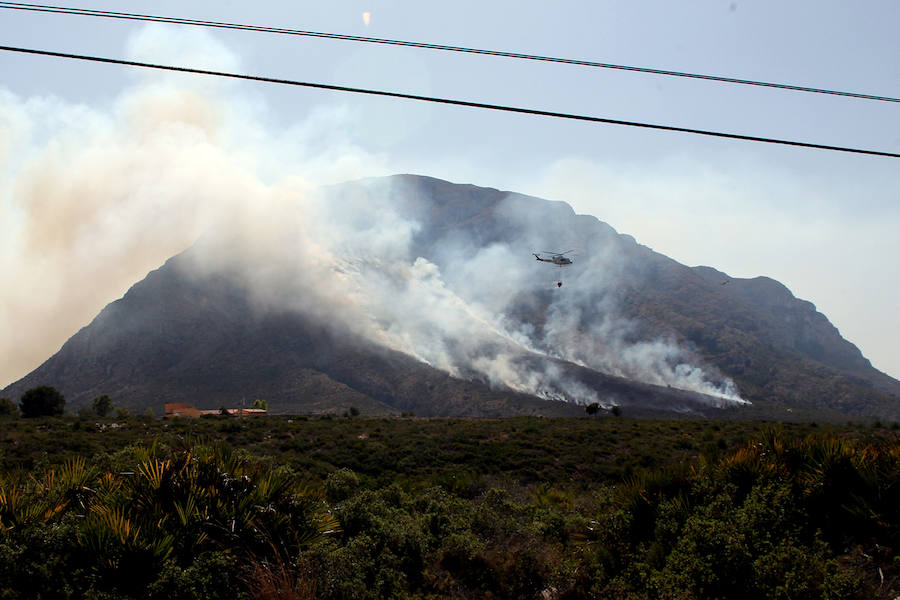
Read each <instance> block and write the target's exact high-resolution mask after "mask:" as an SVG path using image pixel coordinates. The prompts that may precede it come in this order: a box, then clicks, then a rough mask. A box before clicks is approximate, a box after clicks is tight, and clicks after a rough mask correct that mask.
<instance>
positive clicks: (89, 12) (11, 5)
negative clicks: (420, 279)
mask: <svg viewBox="0 0 900 600" xmlns="http://www.w3.org/2000/svg"><path fill="white" fill-rule="evenodd" d="M0 8H6V9H10V10H21V11H32V12H43V13H54V14H67V15H79V16H89V17H103V18H109V19H124V20H131V21H147V22H154V23H170V24H176V25H192V26H199V27H213V28H218V29H236V30H241V31H255V32H262V33H277V34H283V35H296V36H305V37H316V38H325V39H332V40H344V41H350V42H363V43H369V44H387V45H392V46H407V47H412V48H426V49H429V50H442V51H447V52H464V53H469V54H481V55H486V56H499V57H503V58H516V59H523V60H533V61H543V62H551V63H562V64H568V65H576V66H581V67H597V68H601V69H617V70H620V71H632V72H637V73H649V74H652V75H665V76H669V77H686V78H690V79H702V80H707V81H717V82H720V83H733V84H740V85H752V86H759V87H768V88H777V89H782V90H790V91H794V92H808V93H814V94H829V95H833V96H845V97H848V98H856V99H862V100H877V101H881V102H900V98H893V97H890V96H878V95H874V94H863V93H858V92H847V91H841V90H829V89H822V88H814V87H806V86H800V85H791V84H786V83H772V82H768V81H755V80H752V79H739V78H735V77H722V76H718V75H704V74H702V73H687V72H682V71H671V70H666V69H655V68H650V67H636V66H630V65H619V64H612V63H603V62H595V61H589V60H578V59H571V58H558V57H552V56H539V55H534V54H523V53H519V52H504V51H500V50H485V49H481V48H467V47H464V46H448V45H443V44H431V43H426V42H412V41H405V40H393V39H385V38H375V37H365V36H358V35H346V34H340V33H325V32H320V31H304V30H301V29H286V28H282V27H266V26H260V25H246V24H241V23H225V22H220V21H205V20H201V19H185V18H180V17H163V16H157V15H145V14H138V13H123V12H115V11H108V10H93V9H86V8H73V7H65V6H51V5H44V4H28V3H24V2H0Z"/></svg>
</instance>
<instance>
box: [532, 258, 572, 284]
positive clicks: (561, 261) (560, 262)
mask: <svg viewBox="0 0 900 600" xmlns="http://www.w3.org/2000/svg"><path fill="white" fill-rule="evenodd" d="M570 252H574V250H566V251H565V252H550V251H548V250H542V251H541V252H540V253H537V252H532V254H533V255H534V257H535V258H536V259H537V260H539V261H541V262H546V263H551V264H554V265H556V266H557V267H565V266H568V265H571V264H572V263H573V262H574V261H573V260H572V259H571V258H569V257H568V256H566V254H568V253H570ZM541 254H549V255H550V258H541ZM556 287H562V280H559V281H557V282H556Z"/></svg>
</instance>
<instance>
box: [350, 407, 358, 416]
mask: <svg viewBox="0 0 900 600" xmlns="http://www.w3.org/2000/svg"><path fill="white" fill-rule="evenodd" d="M350 416H351V417H358V416H359V409H358V408H356V407H355V406H351V407H350Z"/></svg>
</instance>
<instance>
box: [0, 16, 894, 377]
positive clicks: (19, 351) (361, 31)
mask: <svg viewBox="0 0 900 600" xmlns="http://www.w3.org/2000/svg"><path fill="white" fill-rule="evenodd" d="M58 5H59V6H78V7H80V8H90V9H98V10H104V9H105V10H120V11H121V10H127V11H129V12H134V13H145V14H155V15H164V16H174V17H182V18H194V19H203V20H213V21H221V22H233V23H247V24H253V25H262V26H273V27H284V28H290V29H301V30H308V31H322V32H329V33H341V34H350V35H359V36H370V37H378V38H391V39H402V40H411V41H417V42H427V43H434V44H444V45H453V46H467V47H474V48H484V49H491V50H502V51H509V52H518V53H527V54H536V55H543V56H554V57H564V58H573V59H582V60H590V61H596V62H605V63H615V64H624V65H634V66H641V67H652V68H658V69H667V70H675V71H688V72H695V73H704V74H712V75H722V76H728V77H735V78H741V79H754V80H763V81H771V82H778V83H788V84H794V85H800V86H808V87H818V88H827V89H837V90H845V91H853V92H861V93H868V94H874V95H883V96H890V97H900V37H898V36H897V35H896V24H897V23H898V22H900V4H898V3H896V2H894V1H893V0H885V1H881V2H879V1H871V2H863V3H854V4H851V3H846V2H837V1H835V2H829V1H824V2H823V1H796V2H790V3H785V2H776V1H763V0H760V1H756V2H752V3H750V2H737V1H721V2H720V1H703V0H701V1H697V2H692V3H672V2H666V1H664V0H660V1H646V2H600V1H591V2H587V1H581V2H575V1H568V2H566V1H563V2H556V3H553V4H552V5H548V4H546V3H536V2H535V3H531V2H521V1H518V2H499V1H498V2H491V3H486V2H466V1H460V2H455V3H452V5H448V4H446V3H425V2H401V1H393V2H391V1H378V2H355V1H351V2H331V3H297V2H272V3H245V2H234V1H221V0H220V1H218V2H208V1H205V0H197V1H195V2H191V3H183V2H172V1H166V0H157V1H154V2H148V1H143V0H140V1H139V0H134V1H132V2H129V3H128V5H127V8H123V5H122V3H120V2H100V1H88V0H82V1H81V2H80V3H78V4H77V5H76V4H71V5H70V4H68V3H65V4H58ZM366 14H368V17H365V15H366ZM0 40H2V43H0V45H5V46H19V47H26V48H36V49H46V50H53V51H60V52H70V53H77V54H89V55H96V56H104V57H111V58H122V59H126V60H138V61H145V62H154V63H163V64H173V65H180V66H195V67H199V68H209V69H215V70H222V71H234V72H240V73H245V74H251V75H261V76H267V77H274V78H283V79H291V80H300V81H309V82H319V83H327V84H334V85H345V86H351V87H361V88H371V89H380V90H391V91H399V92H404V93H409V94H420V95H428V96H436V97H444V98H455V99H462V100H468V101H474V102H483V103H490V104H503V105H511V106H519V107H527V108H536V109H541V110H547V111H555V112H565V113H577V114H584V115H592V116H599V117H606V118H612V119H621V120H628V121H641V122H647V123H657V124H666V125H675V126H681V127H688V128H697V129H708V130H717V131H727V132H734V133H739V134H744V135H752V136H761V137H773V138H781V139H790V140H798V141H807V142H814V143H820V144H828V145H838V146H851V147H858V148H868V149H876V150H882V151H888V152H900V104H898V103H888V102H874V101H866V100H859V99H851V98H841V97H834V96H824V95H819V94H808V93H799V92H788V91H783V90H774V89H763V88H755V87H748V86H738V85H732V84H723V83H715V82H707V81H696V80H686V79H676V78H671V77H664V76H659V75H650V74H640V73H633V72H624V71H612V70H605V69H596V68H586V67H578V66H572V65H561V64H552V63H538V62H534V61H521V60H512V59H506V58H499V57H488V56H477V55H469V54H458V53H449V52H439V51H435V50H426V49H412V48H401V47H393V46H381V45H372V44H359V43H353V42H348V41H336V40H325V39H313V38H303V37H296V36H280V35H272V34H260V33H250V32H240V31H224V30H207V29H202V28H195V27H190V28H189V27H183V26H182V27H179V26H171V25H159V24H156V25H148V24H144V23H139V22H133V21H114V20H107V19H96V18H90V17H81V16H64V15H48V14H36V13H27V12H21V11H13V10H7V9H0ZM393 173H417V174H423V175H430V176H433V177H438V178H441V179H446V180H449V181H453V182H456V183H472V184H476V185H481V186H486V187H493V188H498V189H504V190H510V191H516V192H520V193H524V194H530V195H534V196H539V197H542V198H547V199H551V200H562V201H565V202H568V203H569V204H571V205H572V206H573V208H574V209H575V210H576V212H578V213H583V214H591V215H594V216H596V217H598V218H599V219H601V220H602V221H605V222H607V223H609V224H610V225H611V226H613V227H614V228H615V229H616V230H617V231H619V232H621V233H627V234H630V235H632V236H634V237H635V238H636V239H637V241H638V242H639V243H641V244H644V245H646V246H649V247H650V248H652V249H654V250H656V251H657V252H661V253H663V254H666V255H667V256H670V257H671V258H673V259H675V260H677V261H679V262H682V263H684V264H687V265H690V266H694V265H709V266H713V267H715V268H717V269H719V270H721V271H724V272H726V273H727V274H728V275H730V276H732V277H756V276H760V275H765V276H769V277H772V278H774V279H777V280H779V281H781V282H782V283H784V284H785V285H786V286H787V287H788V288H789V289H790V290H791V291H792V292H793V293H794V294H795V295H796V296H797V297H799V298H803V299H805V300H809V301H811V302H813V303H814V304H815V305H816V307H817V308H818V310H819V311H821V312H822V313H824V314H825V315H826V316H827V317H828V318H829V320H830V321H831V322H832V323H833V324H834V325H835V326H836V327H837V328H838V329H839V330H840V332H841V334H842V335H843V336H844V337H845V338H847V339H848V340H850V341H851V342H853V343H854V344H856V345H857V346H858V347H859V348H860V349H861V351H862V352H863V354H864V355H865V356H866V357H867V358H869V359H870V360H871V361H872V363H873V365H874V366H875V367H876V368H878V369H880V370H882V371H885V372H887V373H888V374H890V375H892V376H894V377H900V353H897V352H896V351H895V349H894V348H895V340H896V339H897V338H898V337H900V311H898V310H897V307H898V306H900V277H898V274H900V273H898V267H897V257H898V256H900V236H898V235H897V233H896V232H897V231H898V228H900V159H895V158H886V157H875V156H861V155H855V154H847V153H838V152H829V151H824V150H812V149H802V148H792V147H785V146H774V145H768V144H759V143H753V142H746V141H737V140H724V139H715V138H707V137H700V136H694V135H689V134H682V133H670V132H662V131H650V130H645V129H637V128H630V127H622V126H613V125H604V124H595V123H584V122H576V121H566V120H560V119H552V118H546V117H536V116H529V115H517V114H509V113H498V112H492V111H485V110H477V109H473V108H464V107H453V106H443V105H434V104H424V103H416V102H412V101H406V100H392V99H384V98H373V97H367V96H360V95H352V94H345V93H338V92H327V91H321V90H313V89H305V88H298V87H293V86H279V85H274V84H266V83H256V82H237V81H231V80H222V79H217V78H210V77H202V76H188V75H173V74H164V73H157V72H149V71H146V70H140V69H135V68H132V67H125V66H118V65H101V64H93V63H83V62H77V61H72V60H65V59H60V58H50V57H39V56H29V55H23V54H18V53H9V52H0V281H2V287H0V290H2V291H0V386H3V385H6V384H8V383H11V382H13V381H14V380H16V379H18V378H20V377H22V376H24V375H25V374H26V373H28V372H29V371H30V370H32V369H34V368H35V367H36V366H38V365H39V364H40V363H41V362H43V361H44V360H46V359H47V358H49V356H51V355H52V354H53V353H54V352H56V350H58V349H59V347H60V346H61V345H62V344H63V343H64V342H65V341H66V340H67V339H68V338H69V337H70V336H71V335H73V334H74V333H75V332H77V331H78V329H80V328H81V327H83V326H85V325H87V324H88V323H89V322H90V320H91V319H92V318H93V317H94V316H95V315H96V314H97V313H98V312H99V311H100V310H101V309H102V308H103V306H105V305H106V304H107V303H109V302H111V301H113V300H115V299H117V298H119V297H121V295H122V294H123V293H124V292H125V291H126V290H127V289H128V287H129V286H130V285H132V284H133V283H135V282H137V281H139V280H140V279H142V278H143V277H144V276H145V275H146V273H147V272H148V271H150V270H152V269H154V268H156V267H158V266H159V265H161V264H162V263H163V262H164V261H165V260H166V259H167V258H168V257H169V256H172V255H173V254H175V253H177V252H179V251H180V250H182V249H184V248H185V247H187V246H189V245H190V244H191V243H193V242H194V241H195V240H196V239H197V237H198V236H200V235H202V232H203V231H204V229H205V228H207V227H209V226H210V224H211V223H214V222H216V220H217V219H220V220H221V219H225V220H228V219H234V218H235V215H236V214H239V213H238V212H236V210H237V209H236V208H235V207H236V206H238V205H239V204H240V203H241V201H242V198H246V197H251V196H253V191H254V190H256V189H258V188H259V187H260V186H265V185H274V184H278V185H282V186H283V185H285V182H289V183H290V185H295V186H299V187H313V186H317V185H321V184H327V183H336V182H340V181H345V180H349V179H357V178H361V177H370V176H380V175H389V174H393ZM244 208H246V207H244ZM523 260H531V257H530V256H526V257H523Z"/></svg>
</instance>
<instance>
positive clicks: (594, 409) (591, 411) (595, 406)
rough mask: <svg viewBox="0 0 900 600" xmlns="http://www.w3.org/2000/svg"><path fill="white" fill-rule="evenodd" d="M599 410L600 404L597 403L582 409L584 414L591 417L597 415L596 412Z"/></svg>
mask: <svg viewBox="0 0 900 600" xmlns="http://www.w3.org/2000/svg"><path fill="white" fill-rule="evenodd" d="M599 410H600V404H599V403H597V402H591V403H590V404H588V405H587V406H585V407H584V412H586V413H587V414H589V415H591V416H593V415H596V414H597V411H599Z"/></svg>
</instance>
